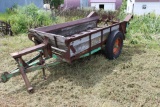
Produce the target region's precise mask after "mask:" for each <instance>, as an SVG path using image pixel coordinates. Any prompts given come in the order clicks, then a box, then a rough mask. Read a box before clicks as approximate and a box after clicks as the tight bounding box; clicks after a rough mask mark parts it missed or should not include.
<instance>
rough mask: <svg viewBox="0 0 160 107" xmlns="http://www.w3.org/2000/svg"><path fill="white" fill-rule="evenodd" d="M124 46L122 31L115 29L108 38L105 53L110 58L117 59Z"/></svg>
mask: <svg viewBox="0 0 160 107" xmlns="http://www.w3.org/2000/svg"><path fill="white" fill-rule="evenodd" d="M122 47H123V34H122V33H121V32H120V31H113V32H112V33H111V34H110V35H109V37H108V38H107V42H106V46H105V55H106V57H107V58H108V59H110V60H112V59H116V58H118V57H119V55H120V54H121V51H122Z"/></svg>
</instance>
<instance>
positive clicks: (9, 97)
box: [0, 35, 160, 107]
mask: <svg viewBox="0 0 160 107" xmlns="http://www.w3.org/2000/svg"><path fill="white" fill-rule="evenodd" d="M32 45H33V44H32V43H31V42H28V39H27V37H26V36H24V35H23V36H19V37H7V38H0V60H1V61H0V73H2V72H4V71H9V70H11V69H13V68H15V67H16V66H15V65H16V62H15V61H14V60H13V59H12V58H11V56H10V55H9V53H11V52H14V51H17V50H21V49H23V48H25V47H29V46H32ZM15 46H16V47H15ZM46 72H47V80H46V81H45V80H43V79H42V72H41V70H38V71H35V72H32V73H29V74H27V75H28V77H29V80H30V81H31V84H32V86H33V87H34V89H35V92H34V93H33V94H28V93H27V91H26V87H25V85H24V81H23V80H22V77H21V76H17V77H13V78H11V79H10V80H9V81H8V82H7V83H5V84H4V83H0V107H160V50H159V49H151V48H150V49H147V48H145V46H139V45H129V44H128V42H125V43H124V47H123V51H122V54H121V56H120V57H119V58H118V59H116V60H112V61H110V60H107V59H106V58H105V57H104V55H103V54H101V53H100V52H99V53H97V54H95V55H92V57H91V58H90V59H89V58H84V59H79V60H76V61H75V62H73V64H71V65H70V64H67V63H62V64H59V65H56V66H55V67H53V68H48V69H47V70H46Z"/></svg>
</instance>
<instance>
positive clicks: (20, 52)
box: [11, 43, 46, 58]
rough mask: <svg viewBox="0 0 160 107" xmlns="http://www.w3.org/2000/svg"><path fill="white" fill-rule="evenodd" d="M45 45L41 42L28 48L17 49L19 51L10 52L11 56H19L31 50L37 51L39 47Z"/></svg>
mask: <svg viewBox="0 0 160 107" xmlns="http://www.w3.org/2000/svg"><path fill="white" fill-rule="evenodd" d="M45 46H46V44H44V43H42V44H39V45H36V46H33V47H30V48H27V49H24V50H22V51H19V52H15V53H11V56H12V57H13V58H17V57H21V56H23V55H26V54H28V53H31V52H34V51H37V50H39V49H42V48H44V47H45Z"/></svg>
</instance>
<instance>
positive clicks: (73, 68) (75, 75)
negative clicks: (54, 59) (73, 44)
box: [16, 46, 145, 93]
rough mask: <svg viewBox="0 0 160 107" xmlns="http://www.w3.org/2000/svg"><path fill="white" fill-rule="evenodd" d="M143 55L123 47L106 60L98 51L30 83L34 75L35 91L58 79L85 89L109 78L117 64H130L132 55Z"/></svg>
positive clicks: (53, 69) (129, 47)
mask: <svg viewBox="0 0 160 107" xmlns="http://www.w3.org/2000/svg"><path fill="white" fill-rule="evenodd" d="M143 53H145V51H144V50H143V49H140V47H138V46H124V47H123V51H122V53H121V55H120V57H119V58H118V59H115V60H107V59H106V58H105V56H104V55H103V54H102V53H101V51H100V52H98V53H96V54H94V55H92V56H91V57H90V58H89V57H87V58H83V59H78V60H76V61H74V62H73V63H72V64H68V63H61V64H58V65H56V66H54V67H52V68H50V69H49V72H50V75H49V77H48V78H47V81H42V82H38V81H36V82H34V83H32V81H34V79H35V78H37V75H36V76H35V77H33V78H32V79H31V84H32V86H33V87H35V89H36V90H38V89H40V88H41V89H43V88H44V87H46V86H48V85H49V84H50V83H53V82H55V81H57V80H59V79H60V78H63V79H65V80H67V81H68V82H72V84H73V85H74V86H81V87H83V88H86V89H87V88H90V87H93V86H95V85H96V84H97V83H99V82H100V81H101V80H102V79H103V77H104V76H109V75H110V74H111V73H113V72H116V71H114V69H115V67H116V66H118V65H119V64H122V63H127V62H130V61H131V60H132V56H133V55H134V54H143ZM38 73H39V72H38ZM38 73H37V74H38ZM24 87H25V86H23V87H21V88H20V89H18V90H16V92H17V93H19V92H22V91H25V90H24Z"/></svg>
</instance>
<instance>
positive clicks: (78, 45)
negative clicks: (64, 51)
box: [70, 25, 119, 57]
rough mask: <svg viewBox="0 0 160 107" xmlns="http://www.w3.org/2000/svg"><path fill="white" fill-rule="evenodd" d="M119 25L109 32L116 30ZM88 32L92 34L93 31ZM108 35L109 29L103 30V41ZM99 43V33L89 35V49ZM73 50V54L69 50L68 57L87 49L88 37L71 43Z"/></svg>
mask: <svg viewBox="0 0 160 107" xmlns="http://www.w3.org/2000/svg"><path fill="white" fill-rule="evenodd" d="M118 29H119V25H116V26H113V27H111V31H114V30H118ZM89 31H90V32H94V31H95V30H94V29H93V30H89ZM109 34H110V28H106V29H104V30H103V41H105V40H106V39H107V37H108V35H109ZM99 43H101V31H98V32H95V33H93V34H91V47H93V46H95V45H97V44H99ZM70 45H72V46H73V48H74V49H75V51H76V52H75V53H73V51H72V50H70V56H71V57H72V56H75V55H76V54H79V53H81V52H83V51H85V50H87V49H88V48H89V35H88V36H86V37H83V38H81V39H78V40H75V41H73V42H71V44H70Z"/></svg>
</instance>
